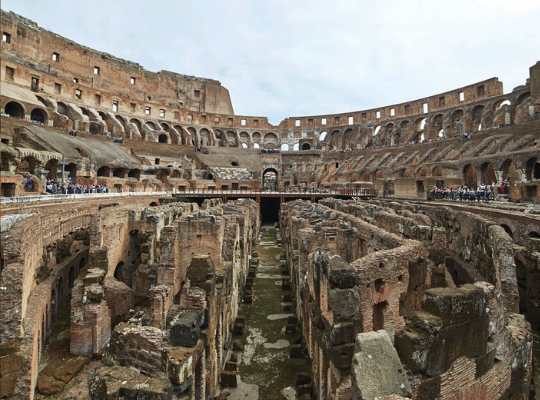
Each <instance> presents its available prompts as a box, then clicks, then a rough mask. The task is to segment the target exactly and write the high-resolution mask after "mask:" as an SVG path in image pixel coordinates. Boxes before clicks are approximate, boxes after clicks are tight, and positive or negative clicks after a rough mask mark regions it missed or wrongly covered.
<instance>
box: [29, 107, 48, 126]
mask: <svg viewBox="0 0 540 400" xmlns="http://www.w3.org/2000/svg"><path fill="white" fill-rule="evenodd" d="M30 119H31V120H32V121H35V122H39V123H41V124H44V123H45V114H43V111H41V110H40V109H39V108H34V109H33V110H32V112H31V113H30Z"/></svg>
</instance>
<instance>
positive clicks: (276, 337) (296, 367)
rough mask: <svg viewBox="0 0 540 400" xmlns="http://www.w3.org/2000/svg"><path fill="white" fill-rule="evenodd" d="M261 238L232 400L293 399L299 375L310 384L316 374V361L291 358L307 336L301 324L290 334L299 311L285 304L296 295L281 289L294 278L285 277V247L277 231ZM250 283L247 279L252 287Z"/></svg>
mask: <svg viewBox="0 0 540 400" xmlns="http://www.w3.org/2000/svg"><path fill="white" fill-rule="evenodd" d="M261 236H262V237H261ZM261 236H260V237H259V239H260V240H259V242H258V244H257V245H256V246H254V254H257V253H258V256H259V266H258V268H257V273H256V276H255V277H254V278H253V285H252V288H251V289H247V290H251V292H252V294H253V303H252V304H248V303H245V302H244V303H242V304H241V305H240V308H239V312H238V315H239V316H243V317H245V329H244V333H243V335H241V336H239V335H236V337H235V339H236V340H239V341H240V342H241V344H242V345H243V346H244V351H243V352H241V353H238V354H237V358H238V374H237V381H238V386H237V387H236V388H233V389H228V390H229V391H230V393H231V395H230V396H229V397H228V399H229V400H240V399H243V400H245V399H250V400H252V399H261V400H277V399H290V400H294V399H296V398H297V391H296V384H297V374H300V378H299V381H300V382H301V383H305V379H306V377H310V376H311V363H310V360H309V358H308V357H307V356H306V355H305V354H296V357H297V358H291V357H290V346H291V345H294V344H295V343H296V344H298V343H300V341H301V338H302V333H301V331H300V328H299V327H298V326H296V332H291V331H294V330H295V327H294V326H293V325H296V315H295V314H294V309H295V308H294V307H293V306H291V303H286V302H284V296H286V297H287V295H289V296H288V297H290V294H291V291H290V290H283V287H282V281H283V279H286V280H288V278H289V277H288V276H286V275H282V272H283V271H285V270H286V269H287V267H286V266H285V265H283V266H281V265H280V264H281V263H280V255H281V253H282V249H281V247H278V245H277V237H276V228H274V226H272V225H265V226H263V227H261ZM249 281H250V280H249V278H248V287H249ZM291 310H292V311H291ZM286 331H288V332H286ZM289 332H290V333H289ZM293 347H294V346H293ZM297 347H300V346H297ZM293 352H294V351H293ZM308 379H309V378H308ZM298 394H301V393H298Z"/></svg>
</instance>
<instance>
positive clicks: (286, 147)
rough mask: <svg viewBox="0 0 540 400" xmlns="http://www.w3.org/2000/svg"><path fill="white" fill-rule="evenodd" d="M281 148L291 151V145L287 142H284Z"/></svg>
mask: <svg viewBox="0 0 540 400" xmlns="http://www.w3.org/2000/svg"><path fill="white" fill-rule="evenodd" d="M281 150H282V151H289V145H288V144H287V143H283V144H282V145H281Z"/></svg>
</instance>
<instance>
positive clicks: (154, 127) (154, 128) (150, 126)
mask: <svg viewBox="0 0 540 400" xmlns="http://www.w3.org/2000/svg"><path fill="white" fill-rule="evenodd" d="M146 125H148V127H149V128H150V129H153V130H156V124H154V123H153V122H152V121H146Z"/></svg>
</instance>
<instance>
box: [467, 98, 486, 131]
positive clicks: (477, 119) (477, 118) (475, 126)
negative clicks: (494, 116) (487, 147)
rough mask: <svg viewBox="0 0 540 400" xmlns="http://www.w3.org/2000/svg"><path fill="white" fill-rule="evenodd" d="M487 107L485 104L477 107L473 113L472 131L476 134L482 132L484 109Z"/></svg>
mask: <svg viewBox="0 0 540 400" xmlns="http://www.w3.org/2000/svg"><path fill="white" fill-rule="evenodd" d="M485 108H486V107H485V106H484V105H483V104H479V105H477V106H475V107H474V108H473V110H472V112H471V115H472V130H473V131H474V132H476V131H481V130H482V115H484V109H485Z"/></svg>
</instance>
